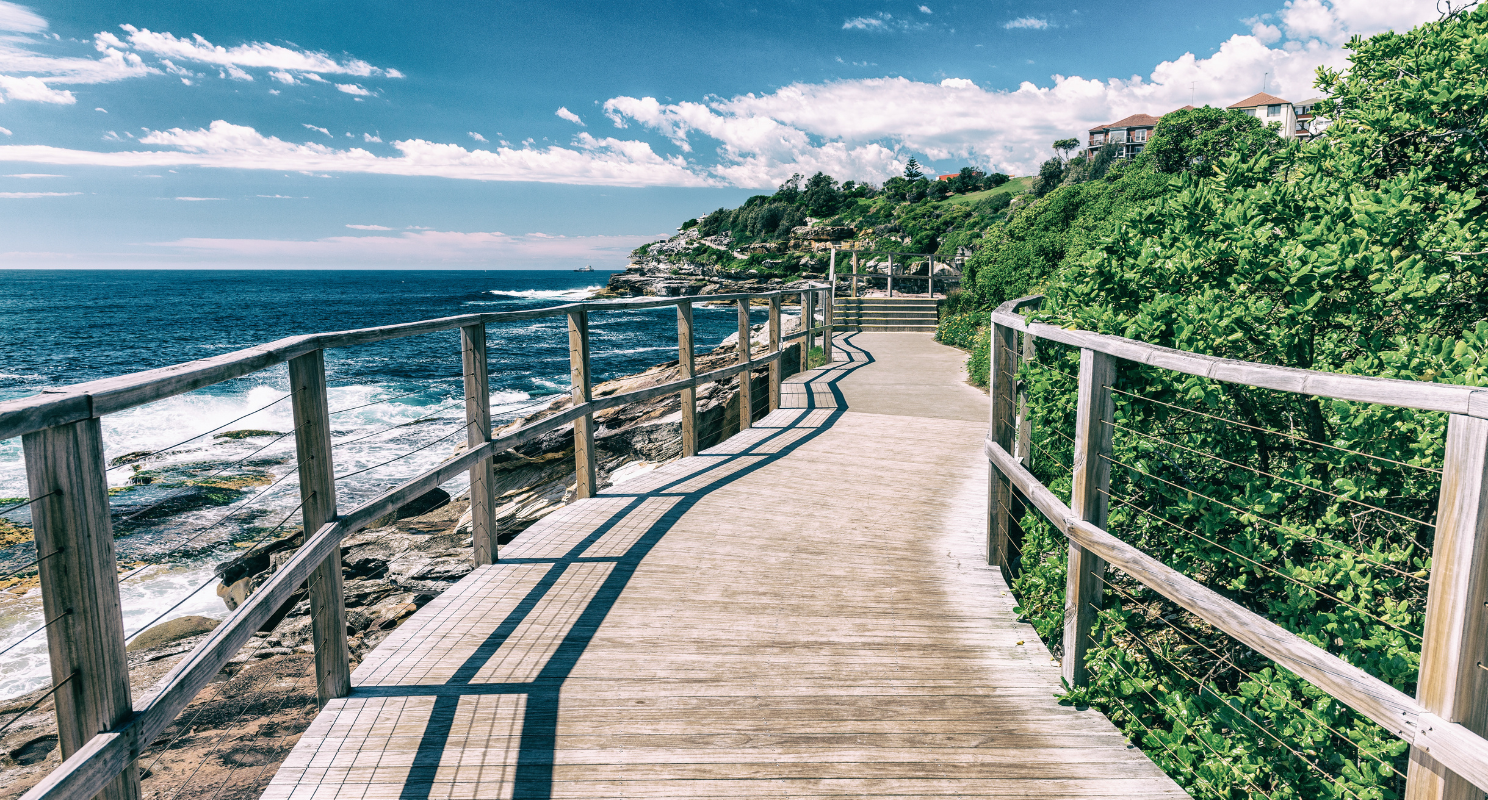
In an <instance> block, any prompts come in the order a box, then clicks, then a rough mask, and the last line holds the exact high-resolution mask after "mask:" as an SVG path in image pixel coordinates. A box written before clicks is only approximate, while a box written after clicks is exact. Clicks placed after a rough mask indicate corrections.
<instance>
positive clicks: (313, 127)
mask: <svg viewBox="0 0 1488 800" xmlns="http://www.w3.org/2000/svg"><path fill="white" fill-rule="evenodd" d="M300 124H301V125H304V126H305V127H306V128H309V129H310V130H312V131H320V132H321V133H323V134H325V135H326V136H331V132H330V131H328V130H326V129H325V128H321V127H318V126H315V125H311V124H310V123H308V122H301V123H300ZM177 130H179V128H178V129H177ZM331 138H332V139H334V138H336V137H334V136H331Z"/></svg>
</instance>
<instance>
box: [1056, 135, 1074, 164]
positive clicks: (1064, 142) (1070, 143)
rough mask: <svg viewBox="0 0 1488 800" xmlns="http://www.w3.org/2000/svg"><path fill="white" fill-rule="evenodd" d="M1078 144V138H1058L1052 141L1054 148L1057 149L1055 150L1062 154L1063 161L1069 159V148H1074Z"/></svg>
mask: <svg viewBox="0 0 1488 800" xmlns="http://www.w3.org/2000/svg"><path fill="white" fill-rule="evenodd" d="M1079 146H1080V140H1079V139H1060V140H1058V141H1056V142H1054V149H1055V150H1057V151H1059V152H1060V153H1061V154H1063V155H1064V160H1065V161H1069V154H1070V151H1071V150H1074V149H1075V148H1077V147H1079Z"/></svg>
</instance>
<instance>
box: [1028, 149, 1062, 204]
mask: <svg viewBox="0 0 1488 800" xmlns="http://www.w3.org/2000/svg"><path fill="white" fill-rule="evenodd" d="M1063 182H1064V161H1063V160H1062V159H1060V158H1059V157H1058V156H1055V157H1053V158H1051V159H1049V160H1048V161H1045V162H1044V163H1043V164H1040V165H1039V174H1038V177H1037V178H1034V179H1033V196H1034V197H1043V196H1044V195H1046V194H1048V193H1049V192H1052V191H1054V188H1055V187H1056V186H1058V185H1059V184H1061V183H1063Z"/></svg>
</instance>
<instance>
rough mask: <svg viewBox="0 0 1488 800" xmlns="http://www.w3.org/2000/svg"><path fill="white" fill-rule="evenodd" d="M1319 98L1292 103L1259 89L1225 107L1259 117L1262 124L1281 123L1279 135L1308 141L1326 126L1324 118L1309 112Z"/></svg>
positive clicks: (1320, 99)
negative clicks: (1255, 92)
mask: <svg viewBox="0 0 1488 800" xmlns="http://www.w3.org/2000/svg"><path fill="white" fill-rule="evenodd" d="M1322 101H1323V98H1321V97H1314V98H1312V99H1310V100H1303V101H1302V102H1300V103H1292V102H1289V101H1287V100H1283V99H1281V98H1280V97H1277V96H1275V95H1270V94H1266V93H1265V92H1259V93H1257V94H1253V95H1251V96H1250V97H1247V98H1245V99H1244V100H1241V101H1240V102H1238V103H1235V104H1234V105H1232V106H1229V108H1231V109H1233V110H1235V111H1239V112H1241V113H1244V114H1249V115H1251V116H1252V117H1255V118H1256V119H1259V120H1260V121H1261V122H1262V123H1264V124H1270V123H1272V122H1279V123H1281V131H1280V133H1281V138H1283V139H1301V140H1302V141H1304V142H1305V141H1308V140H1310V139H1313V138H1316V137H1317V136H1318V134H1320V133H1322V132H1323V131H1324V130H1326V129H1327V127H1328V120H1326V119H1324V118H1322V117H1319V116H1317V115H1316V114H1314V113H1313V107H1314V106H1316V105H1317V104H1318V103H1321V102H1322Z"/></svg>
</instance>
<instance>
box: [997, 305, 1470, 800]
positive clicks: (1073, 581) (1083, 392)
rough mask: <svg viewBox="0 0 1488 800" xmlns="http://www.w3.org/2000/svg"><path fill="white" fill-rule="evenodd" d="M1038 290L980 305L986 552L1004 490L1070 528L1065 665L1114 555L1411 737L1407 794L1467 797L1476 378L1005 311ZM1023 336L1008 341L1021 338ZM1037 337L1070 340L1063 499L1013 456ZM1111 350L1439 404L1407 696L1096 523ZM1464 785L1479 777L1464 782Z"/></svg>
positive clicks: (1004, 544) (1385, 400) (1269, 385)
mask: <svg viewBox="0 0 1488 800" xmlns="http://www.w3.org/2000/svg"><path fill="white" fill-rule="evenodd" d="M1041 300H1042V298H1041V297H1037V296H1035V297H1026V298H1021V299H1019V300H1014V301H1010V302H1008V303H1004V304H1003V305H1002V306H1000V307H999V308H998V309H997V310H996V311H994V312H992V315H991V323H992V348H991V365H990V367H991V368H990V374H991V376H992V386H991V393H992V404H991V408H992V411H991V421H990V422H991V427H990V430H989V433H988V438H987V442H986V454H987V458H988V460H989V462H990V463H991V465H992V470H991V480H990V484H989V487H988V489H989V496H990V497H989V516H988V534H987V535H988V541H987V554H988V560H989V563H992V564H996V565H1000V566H1003V567H1005V568H1006V567H1009V566H1010V565H1011V559H1010V553H1009V531H1010V526H1011V525H1012V523H1013V520H1012V519H1011V515H1010V512H1009V510H1008V509H1009V508H1011V507H1013V506H1015V505H1016V503H1015V500H1014V492H1016V493H1017V494H1019V495H1021V496H1022V497H1023V498H1025V499H1026V501H1027V502H1028V503H1029V504H1030V505H1032V506H1033V507H1034V508H1037V509H1038V511H1039V512H1041V513H1042V515H1043V516H1044V517H1045V518H1047V520H1048V521H1049V522H1050V523H1051V524H1053V525H1054V527H1055V528H1057V529H1058V530H1059V531H1060V533H1062V534H1063V535H1064V536H1065V537H1066V538H1067V539H1068V542H1069V554H1068V572H1067V580H1066V588H1065V602H1064V608H1065V617H1064V632H1063V651H1064V652H1063V672H1064V678H1065V680H1066V681H1067V682H1068V683H1069V684H1070V685H1071V686H1072V687H1073V686H1081V685H1084V684H1085V683H1086V682H1087V680H1088V676H1087V675H1086V672H1085V670H1086V665H1085V661H1086V659H1085V656H1086V653H1087V649H1088V647H1089V645H1090V643H1091V639H1090V634H1091V628H1092V626H1093V624H1094V623H1095V621H1096V615H1097V613H1098V611H1097V609H1098V608H1099V607H1100V606H1101V602H1102V597H1101V594H1102V591H1101V589H1102V584H1103V583H1104V581H1102V580H1101V575H1102V573H1103V571H1104V570H1105V569H1106V567H1108V566H1109V567H1115V568H1116V569H1119V570H1121V571H1122V572H1124V573H1125V574H1126V575H1128V576H1130V577H1131V578H1133V579H1135V580H1136V581H1138V582H1140V583H1142V584H1143V585H1145V586H1146V587H1148V588H1150V589H1151V590H1153V591H1155V592H1157V593H1158V594H1160V595H1162V596H1163V597H1165V598H1167V599H1168V600H1169V601H1171V602H1173V603H1174V604H1176V605H1178V606H1180V607H1182V608H1183V609H1185V610H1187V611H1188V612H1190V613H1192V614H1194V615H1195V616H1197V617H1198V618H1200V619H1202V620H1204V621H1205V622H1207V623H1208V624H1209V625H1212V626H1213V627H1214V628H1215V629H1217V630H1219V631H1222V632H1223V633H1225V634H1227V635H1228V636H1230V637H1233V638H1234V639H1236V640H1238V641H1240V642H1242V643H1243V644H1245V645H1247V646H1248V647H1250V648H1251V649H1253V650H1255V651H1256V652H1258V653H1260V654H1262V655H1263V656H1266V657H1267V658H1269V659H1271V660H1272V661H1274V662H1275V663H1276V664H1278V665H1280V666H1282V667H1285V668H1286V669H1288V670H1290V671H1292V672H1293V673H1295V674H1296V675H1298V676H1300V677H1302V678H1304V679H1306V680H1307V681H1309V682H1311V683H1312V684H1313V685H1314V686H1316V687H1318V688H1319V689H1321V690H1323V691H1324V692H1327V693H1328V694H1329V695H1331V696H1332V697H1334V698H1336V699H1337V700H1339V701H1341V702H1342V703H1344V704H1345V705H1347V706H1349V707H1350V708H1352V709H1354V710H1355V711H1357V712H1359V713H1360V714H1362V715H1364V716H1365V717H1368V718H1369V719H1371V720H1373V721H1374V722H1375V723H1377V724H1379V725H1380V726H1381V727H1383V728H1384V729H1385V730H1388V731H1390V732H1391V733H1392V734H1394V735H1395V736H1398V737H1400V738H1401V739H1403V740H1404V741H1406V742H1408V743H1409V744H1410V746H1411V752H1410V763H1409V771H1408V775H1407V777H1406V786H1407V792H1406V797H1408V798H1410V800H1435V799H1436V798H1452V799H1453V800H1466V799H1467V798H1473V799H1474V800H1478V799H1479V798H1482V797H1483V793H1484V790H1488V740H1485V739H1484V738H1483V734H1485V733H1488V685H1485V684H1488V652H1485V651H1488V605H1485V604H1488V389H1481V388H1476V387H1472V386H1454V385H1448V384H1437V383H1425V382H1416V381H1403V380H1390V379H1384V378H1373V377H1365V376H1357V375H1341V374H1335V373H1326V372H1315V371H1310V370H1303V369H1294V368H1287V367H1276V366H1270V365H1266V364H1257V363H1250V362H1243V361H1234V360H1229V359H1223V358H1215V357H1212V356H1205V355H1200V354H1197V353H1190V352H1185V351H1180V350H1173V349H1169V348H1165V347H1159V346H1156V345H1152V344H1147V343H1145V342H1139V341H1134V340H1131V339H1124V338H1121V337H1117V336H1108V335H1103V334H1097V333H1091V332H1087V331H1080V330H1068V329H1064V328H1060V327H1057V326H1053V325H1045V324H1040V323H1037V322H1030V321H1028V320H1027V319H1025V318H1024V317H1023V316H1022V315H1020V314H1019V313H1017V312H1018V311H1019V310H1020V309H1022V308H1037V307H1038V305H1039V303H1040V302H1041ZM1019 334H1021V335H1022V336H1023V342H1022V347H1021V351H1020V347H1019V342H1018V336H1019ZM1036 340H1047V341H1051V342H1058V343H1061V344H1063V345H1066V346H1069V347H1072V348H1078V350H1079V353H1080V369H1079V375H1078V389H1077V392H1078V397H1077V406H1076V416H1075V431H1074V437H1073V440H1074V445H1073V447H1074V458H1073V476H1072V477H1073V482H1072V490H1071V496H1070V498H1069V501H1068V503H1067V504H1066V502H1065V500H1064V499H1062V498H1059V497H1057V496H1056V495H1055V494H1054V492H1052V491H1051V490H1050V489H1049V488H1048V487H1047V486H1045V485H1044V484H1042V483H1041V482H1040V481H1039V480H1038V479H1037V478H1035V477H1034V475H1033V474H1032V473H1031V472H1029V470H1028V469H1027V468H1026V467H1025V463H1026V462H1025V459H1026V458H1027V457H1028V454H1029V452H1030V450H1029V443H1030V433H1031V431H1030V427H1029V424H1028V414H1027V406H1026V403H1027V401H1026V398H1021V397H1020V396H1019V394H1018V391H1017V388H1016V378H1015V377H1014V375H1015V373H1016V372H1017V371H1018V362H1019V360H1020V359H1022V360H1025V361H1027V360H1030V354H1031V353H1032V352H1033V347H1034V342H1035V341H1036ZM1122 361H1129V362H1135V363H1136V364H1143V365H1148V366H1151V367H1158V368H1161V369H1164V370H1171V371H1173V372H1177V373H1182V374H1186V375H1194V376H1199V377H1203V378H1209V379H1212V380H1216V381H1222V382H1228V383H1233V384H1239V385H1244V386H1251V387H1258V388H1262V389H1270V390H1275V391H1279V392H1289V393H1293V394H1298V395H1306V396H1311V397H1318V398H1331V399H1337V400H1346V401H1354V402H1361V403H1378V404H1381V405H1385V406H1392V407H1397V408H1411V409H1421V410H1427V411H1438V412H1446V413H1448V414H1450V415H1451V416H1450V417H1449V422H1448V427H1447V441H1446V460H1445V464H1444V468H1443V473H1442V482H1441V496H1440V501H1439V505H1438V510H1437V521H1436V540H1435V546H1434V548H1433V550H1432V554H1433V558H1432V566H1431V573H1430V582H1429V588H1428V590H1427V600H1426V614H1425V631H1424V636H1423V637H1422V652H1421V667H1420V677H1419V681H1418V687H1419V688H1418V691H1417V693H1416V696H1415V697H1411V696H1409V695H1407V694H1405V693H1404V692H1401V691H1399V690H1398V689H1396V688H1394V687H1393V686H1391V685H1389V684H1388V683H1386V682H1384V681H1382V680H1380V679H1379V678H1376V677H1374V676H1373V675H1370V674H1368V673H1366V672H1365V671H1363V670H1361V669H1358V668H1356V667H1354V666H1352V665H1351V664H1349V663H1348V662H1346V661H1344V660H1343V659H1341V658H1339V657H1337V656H1335V655H1333V654H1331V653H1329V652H1328V651H1326V650H1324V649H1323V648H1321V647H1318V646H1316V645H1314V644H1312V643H1311V642H1309V641H1307V640H1306V639H1303V638H1302V637H1300V636H1298V635H1296V634H1294V633H1292V632H1290V631H1288V630H1286V629H1285V628H1282V627H1281V626H1279V625H1277V624H1275V623H1273V622H1271V621H1270V620H1268V619H1266V618H1265V617H1263V616H1261V615H1259V614H1257V613H1255V612H1253V611H1251V610H1249V609H1247V608H1245V607H1243V606H1241V605H1240V604H1238V603H1235V602H1233V601H1231V600H1229V599H1228V598H1225V597H1223V596H1222V595H1220V594H1218V593H1217V592H1215V591H1213V590H1211V589H1209V588H1207V587H1205V586H1203V585H1201V584H1199V583H1197V582H1196V581H1194V580H1192V579H1190V578H1188V577H1187V576H1185V575H1183V574H1182V573H1180V572H1178V571H1177V570H1175V569H1173V568H1172V567H1169V566H1168V565H1166V564H1163V563H1162V562H1160V561H1158V560H1156V559H1154V558H1152V557H1151V556H1148V555H1147V554H1145V553H1143V552H1142V551H1140V550H1138V549H1137V548H1135V547H1132V546H1131V545H1129V544H1127V543H1125V542H1123V541H1122V540H1120V539H1118V538H1117V537H1115V536H1113V535H1111V534H1110V533H1108V532H1107V531H1106V530H1105V528H1106V527H1107V521H1106V514H1107V506H1106V497H1107V496H1108V495H1107V493H1108V492H1109V486H1110V484H1109V481H1110V461H1111V459H1110V456H1111V453H1112V430H1113V427H1114V421H1113V419H1114V418H1113V414H1114V403H1113V398H1112V390H1111V385H1112V384H1113V382H1114V380H1115V377H1116V374H1117V370H1118V369H1119V366H1120V363H1121V362H1122ZM1475 787H1476V788H1475Z"/></svg>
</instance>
